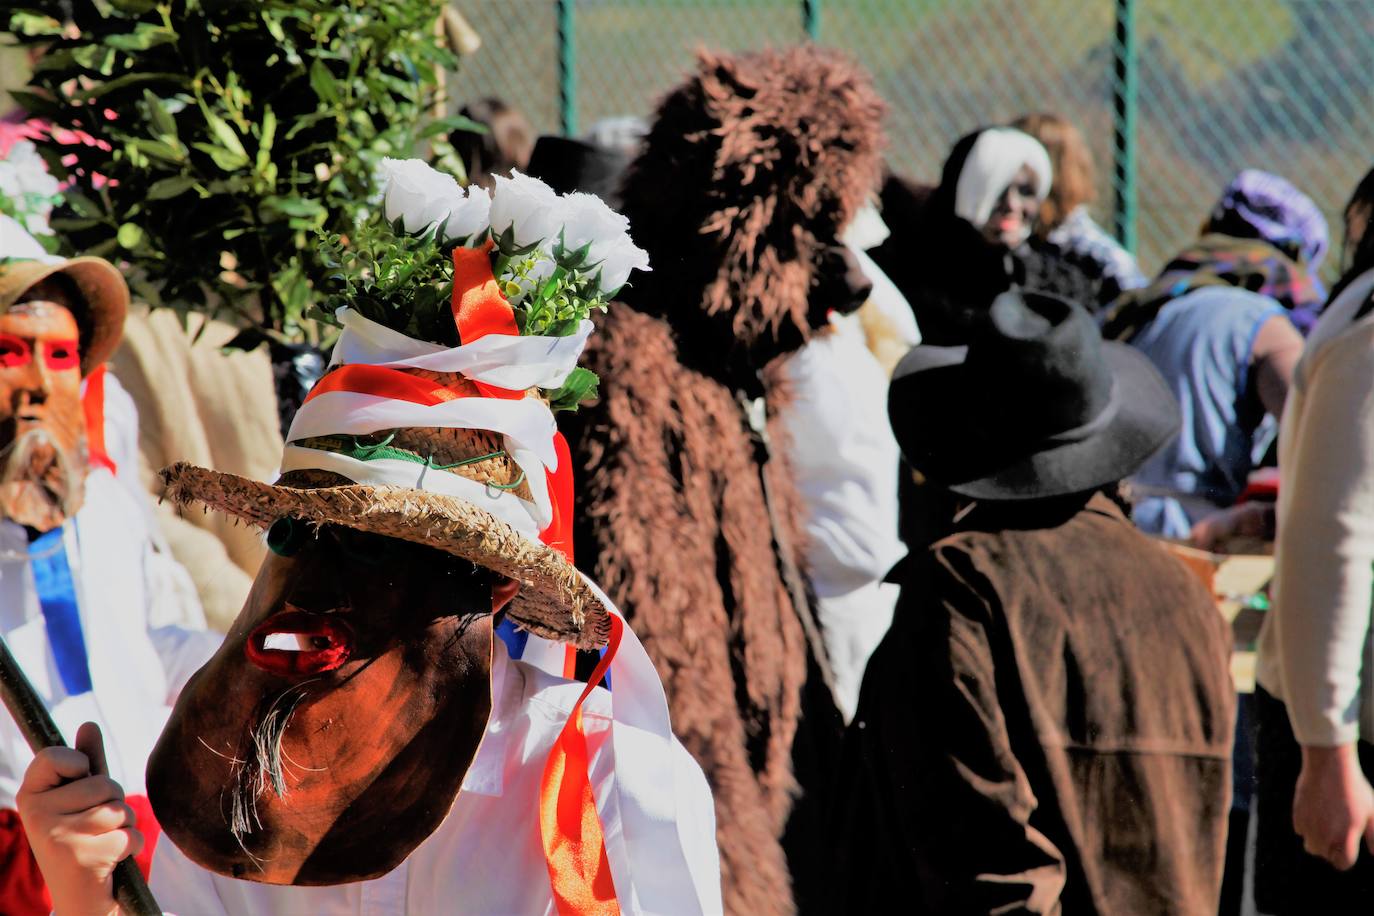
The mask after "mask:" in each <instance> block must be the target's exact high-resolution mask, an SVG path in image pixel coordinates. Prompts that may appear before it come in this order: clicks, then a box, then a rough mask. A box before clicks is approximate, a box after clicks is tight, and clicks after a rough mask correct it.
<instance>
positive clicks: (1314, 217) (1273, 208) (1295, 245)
mask: <svg viewBox="0 0 1374 916" xmlns="http://www.w3.org/2000/svg"><path fill="white" fill-rule="evenodd" d="M1246 228H1248V229H1249V231H1248V232H1247V231H1244V230H1245V229H1246ZM1212 229H1213V230H1214V231H1217V232H1224V233H1226V234H1227V235H1235V236H1240V237H1242V238H1244V237H1249V238H1260V239H1264V240H1265V241H1266V242H1268V243H1269V244H1271V245H1273V246H1275V247H1276V248H1278V249H1280V250H1282V251H1284V252H1285V253H1286V254H1288V255H1289V256H1290V257H1292V258H1294V259H1295V260H1301V261H1302V262H1304V266H1305V267H1306V268H1307V270H1308V272H1310V273H1312V274H1315V273H1316V272H1317V269H1318V268H1319V267H1321V263H1322V258H1324V257H1326V249H1327V244H1328V238H1329V234H1328V231H1327V226H1326V217H1324V216H1322V211H1321V210H1320V209H1318V207H1317V205H1316V204H1315V203H1313V202H1312V198H1310V197H1308V196H1307V195H1306V194H1304V193H1303V192H1301V191H1299V190H1298V189H1297V188H1296V187H1294V186H1293V183H1292V182H1290V181H1289V180H1288V179H1286V178H1281V177H1279V176H1278V175H1274V174H1272V173H1270V172H1262V171H1260V170H1259V169H1246V170H1245V171H1243V172H1241V173H1240V174H1239V175H1237V176H1236V177H1235V178H1233V179H1232V180H1231V183H1230V184H1228V185H1227V186H1226V190H1224V191H1222V192H1221V199H1220V200H1218V201H1217V204H1216V206H1215V207H1213V208H1212Z"/></svg>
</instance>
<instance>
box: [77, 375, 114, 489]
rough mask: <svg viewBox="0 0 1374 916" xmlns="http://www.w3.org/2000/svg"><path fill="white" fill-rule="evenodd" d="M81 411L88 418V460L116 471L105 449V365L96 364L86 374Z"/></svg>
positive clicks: (95, 464) (93, 464) (92, 464)
mask: <svg viewBox="0 0 1374 916" xmlns="http://www.w3.org/2000/svg"><path fill="white" fill-rule="evenodd" d="M81 413H82V416H83V417H84V418H85V420H86V460H87V461H88V462H90V465H91V467H101V468H105V469H106V470H108V471H109V472H110V473H111V474H113V473H115V463H114V462H113V461H111V460H110V453H109V452H107V451H106V450H105V366H104V365H103V364H101V365H99V366H96V367H95V369H93V370H92V371H91V374H90V375H88V376H86V390H85V391H83V392H82V393H81Z"/></svg>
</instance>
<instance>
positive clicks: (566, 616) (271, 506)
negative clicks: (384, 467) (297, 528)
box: [161, 462, 611, 649]
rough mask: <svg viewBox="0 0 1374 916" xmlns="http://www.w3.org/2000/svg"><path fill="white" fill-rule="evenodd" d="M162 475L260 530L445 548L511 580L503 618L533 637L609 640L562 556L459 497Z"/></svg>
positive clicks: (219, 475)
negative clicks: (308, 530) (277, 527)
mask: <svg viewBox="0 0 1374 916" xmlns="http://www.w3.org/2000/svg"><path fill="white" fill-rule="evenodd" d="M161 476H162V480H163V483H164V484H165V486H166V490H165V496H166V497H167V498H168V499H171V500H172V501H173V502H175V503H178V504H180V505H187V504H191V503H201V504H202V505H204V506H206V507H208V508H211V509H215V510H218V511H220V512H225V513H228V514H229V515H233V516H236V517H238V518H240V519H243V520H244V521H246V522H249V523H250V524H253V525H256V526H258V527H259V528H267V527H269V526H271V524H272V523H273V522H275V521H276V520H277V519H279V518H282V517H283V516H290V517H292V518H298V519H302V520H304V521H307V522H311V523H314V524H317V525H343V526H346V527H348V528H354V529H356V530H358V531H366V532H371V533H374V534H382V535H386V536H388V537H395V538H400V539H402V540H407V541H413V542H415V543H417V544H424V545H426V546H429V547H435V548H437V549H439V550H444V551H447V552H449V553H451V554H454V555H455V556H459V557H462V558H463V559H465V560H468V561H470V562H472V563H476V564H477V565H479V566H483V567H485V568H487V569H490V570H492V571H493V572H496V573H498V574H500V575H503V576H508V577H510V578H511V579H514V580H516V581H517V582H519V583H520V591H519V593H518V594H517V595H516V596H515V598H513V599H512V600H511V602H510V604H509V605H507V607H506V614H507V616H509V617H510V618H511V620H513V621H514V622H515V623H517V624H519V625H520V626H521V627H523V628H525V629H527V630H529V631H530V632H531V633H534V634H535V635H536V636H542V637H544V638H546V639H552V640H556V641H558V642H564V643H572V644H573V645H576V646H577V647H578V648H580V649H597V648H600V647H602V646H604V645H606V642H607V640H608V639H609V637H610V629H611V622H610V617H609V614H608V613H607V610H606V608H605V606H604V605H603V604H602V603H601V601H600V599H598V598H597V597H596V595H595V594H594V593H593V592H592V590H591V588H590V587H589V586H588V585H587V583H586V581H584V580H583V578H582V576H581V574H580V573H578V571H577V569H576V568H575V567H574V566H573V565H572V563H570V562H569V561H568V559H567V558H566V557H564V556H563V554H561V553H559V552H558V551H556V550H554V549H552V548H551V547H547V546H545V545H543V544H539V543H537V542H535V541H533V540H531V539H529V538H527V537H525V536H524V535H522V534H520V533H519V532H518V531H516V530H515V529H514V528H512V527H511V526H510V525H508V524H506V523H505V522H503V521H501V520H500V519H498V518H496V517H495V516H494V515H492V514H491V513H489V512H486V511H484V510H482V509H479V508H477V507H476V506H474V505H472V504H471V503H468V502H464V501H463V500H461V499H457V498H455V497H452V496H445V495H443V494H439V493H428V492H423V491H418V490H411V489H407V488H404V487H386V486H380V487H374V486H368V485H366V484H349V485H340V486H322V487H295V486H282V485H280V484H267V483H262V482H261V481H257V480H250V479H248V478H246V477H239V476H237V475H235V474H226V473H223V472H220V471H211V470H208V469H206V468H200V467H196V466H194V465H191V464H188V463H186V462H178V463H176V464H173V465H171V466H170V467H166V468H163V469H162V471H161Z"/></svg>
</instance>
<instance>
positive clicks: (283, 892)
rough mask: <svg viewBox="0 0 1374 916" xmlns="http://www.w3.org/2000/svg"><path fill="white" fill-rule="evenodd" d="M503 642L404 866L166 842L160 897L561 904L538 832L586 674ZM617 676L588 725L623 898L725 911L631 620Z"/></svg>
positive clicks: (337, 908)
mask: <svg viewBox="0 0 1374 916" xmlns="http://www.w3.org/2000/svg"><path fill="white" fill-rule="evenodd" d="M594 587H595V586H593V588H594ZM603 600H604V599H603ZM607 603H608V605H609V602H607ZM495 649H496V651H494V652H493V665H492V714H491V718H490V720H489V721H488V724H487V731H486V734H485V735H484V736H483V738H482V743H481V745H480V746H479V748H478V751H477V755H476V757H475V758H474V760H473V763H472V766H471V767H469V769H468V773H467V775H466V777H465V778H464V781H463V787H462V789H461V790H460V791H459V793H458V797H457V798H456V799H455V801H454V803H453V807H452V808H451V809H450V811H449V815H448V817H447V818H446V819H445V820H444V822H443V823H442V824H441V825H440V826H439V829H438V830H436V831H435V832H434V833H433V834H431V835H430V836H429V837H428V838H426V839H425V840H424V842H422V843H421V844H420V845H419V846H418V847H416V849H415V850H414V852H412V853H411V854H410V856H409V858H407V859H406V860H405V861H404V862H403V863H402V864H401V865H400V866H398V867H397V868H396V869H394V870H393V871H391V872H390V873H389V874H387V875H384V876H383V877H381V878H377V879H374V880H371V881H362V882H356V883H352V884H342V885H335V886H330V887H289V886H273V885H266V884H258V883H254V882H251V881H243V880H239V879H235V878H229V877H224V876H222V875H216V874H212V873H211V872H208V871H206V870H205V869H203V868H201V867H200V866H198V865H196V864H194V863H192V862H191V861H189V860H188V859H187V858H186V857H185V856H184V855H182V853H181V852H180V851H179V850H177V849H176V848H175V847H174V846H173V845H172V844H171V843H170V842H167V841H166V840H164V841H163V842H162V843H161V844H160V845H159V846H158V850H157V854H156V855H155V856H154V860H153V875H152V882H151V887H152V891H153V894H154V895H155V896H156V897H157V900H158V903H159V904H160V905H161V906H162V907H163V909H164V910H165V911H167V912H169V913H179V914H182V916H191V914H194V916H216V914H223V916H228V914H236V916H237V914H245V916H247V914H297V913H299V914H312V916H362V914H368V916H374V914H378V916H380V914H388V916H389V914H400V913H413V914H425V913H464V914H501V916H504V914H520V916H524V914H530V916H538V914H555V913H556V912H557V910H556V909H555V907H554V903H553V898H552V891H551V890H550V885H549V875H548V867H547V864H546V862H545V859H544V852H543V846H542V844H541V840H540V834H539V783H540V777H541V775H542V774H543V770H544V763H545V761H546V760H547V758H548V754H549V750H550V748H551V747H552V746H553V743H554V740H555V739H556V738H557V736H558V733H559V732H560V730H561V729H562V728H563V725H564V723H565V722H566V721H567V719H568V716H569V714H570V713H571V712H572V708H573V704H574V703H575V702H576V700H577V698H578V696H579V695H580V694H581V692H582V690H583V689H584V687H585V686H586V685H585V684H581V683H578V682H575V681H568V680H564V679H563V678H561V677H558V676H556V675H554V674H552V673H550V672H549V670H548V669H550V668H556V667H559V666H561V659H562V657H563V655H562V647H561V646H557V645H555V644H553V643H549V642H548V641H546V640H540V639H538V638H537V637H533V636H532V637H530V640H529V648H527V650H526V653H525V655H524V656H523V659H522V660H520V661H512V660H511V659H510V658H509V657H508V656H507V654H506V652H505V651H503V644H502V643H501V642H500V641H497V642H496V646H495ZM650 679H651V680H650ZM611 684H612V691H611V692H608V691H606V690H605V689H603V688H601V687H597V688H596V689H595V690H593V691H592V693H591V695H590V696H589V697H588V698H587V700H586V702H585V704H584V705H583V723H584V728H583V731H584V733H585V734H586V736H587V749H588V753H589V755H590V766H589V775H590V778H591V781H592V785H593V787H594V794H595V796H596V807H597V812H598V814H599V815H600V819H601V824H602V831H603V834H604V838H605V843H606V854H607V859H608V861H609V863H610V866H611V874H612V876H613V878H614V881H615V888H616V897H617V900H618V902H619V904H620V908H621V910H622V912H626V913H682V914H716V913H721V912H722V905H721V893H720V864H719V853H718V852H717V849H716V837H715V829H716V828H715V808H714V804H713V802H712V798H711V792H710V789H709V788H708V787H707V784H706V779H705V777H704V776H703V774H702V772H701V768H700V767H699V766H697V764H696V762H695V761H694V760H693V759H692V758H691V756H690V755H689V754H688V753H687V752H686V750H685V749H684V748H683V747H682V745H681V744H680V743H678V741H677V739H676V738H674V737H672V735H671V733H670V732H668V731H667V730H666V727H667V705H666V701H665V699H664V695H663V691H662V687H661V685H659V682H658V678H657V675H656V674H655V673H654V671H653V668H652V664H651V663H650V662H649V659H648V656H647V654H645V653H644V649H643V647H642V646H640V644H639V642H638V640H636V639H635V637H634V634H633V633H632V632H630V630H629V628H628V627H626V629H625V635H624V638H623V640H622V643H621V647H620V652H619V654H618V655H617V656H616V661H615V663H613V665H612V667H611Z"/></svg>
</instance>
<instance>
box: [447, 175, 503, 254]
mask: <svg viewBox="0 0 1374 916" xmlns="http://www.w3.org/2000/svg"><path fill="white" fill-rule="evenodd" d="M490 213H491V195H490V194H488V193H487V192H486V189H484V188H479V187H477V186H476V185H472V186H470V187H469V188H468V189H467V193H465V194H463V195H462V196H461V197H460V198H459V199H458V200H456V201H453V202H452V204H451V205H450V206H449V210H448V214H447V216H448V222H447V223H445V224H444V238H445V239H449V240H452V239H470V238H472V236H474V235H476V234H477V233H479V232H483V231H485V230H486V228H487V226H488V225H489V223H488V219H489V216H490Z"/></svg>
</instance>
